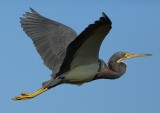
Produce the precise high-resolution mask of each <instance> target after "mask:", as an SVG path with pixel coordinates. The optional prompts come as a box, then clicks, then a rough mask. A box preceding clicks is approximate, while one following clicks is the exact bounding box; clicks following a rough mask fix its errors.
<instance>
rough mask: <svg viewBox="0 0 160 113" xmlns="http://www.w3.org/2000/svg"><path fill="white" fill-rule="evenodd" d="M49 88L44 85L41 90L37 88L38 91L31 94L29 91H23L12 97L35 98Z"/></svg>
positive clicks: (18, 98) (16, 98) (19, 98)
mask: <svg viewBox="0 0 160 113" xmlns="http://www.w3.org/2000/svg"><path fill="white" fill-rule="evenodd" d="M47 90H48V88H44V87H42V88H40V89H39V90H37V91H35V92H34V93H31V94H29V93H21V95H20V96H17V97H15V98H12V100H27V99H31V98H34V97H36V96H38V95H39V94H41V93H43V92H45V91H47Z"/></svg>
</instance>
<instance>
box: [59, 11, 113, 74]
mask: <svg viewBox="0 0 160 113" xmlns="http://www.w3.org/2000/svg"><path fill="white" fill-rule="evenodd" d="M111 24H112V22H111V20H110V19H109V18H108V17H107V16H106V15H105V13H102V17H100V19H99V20H98V21H95V23H94V24H91V25H89V26H88V27H87V28H86V29H85V30H84V31H83V32H82V33H81V34H80V35H79V36H78V37H77V38H76V39H75V40H74V41H72V42H71V43H70V44H69V46H68V48H67V52H66V56H65V58H64V62H63V63H62V66H61V68H60V71H59V73H58V74H57V76H59V75H61V74H62V73H64V72H67V71H68V70H70V69H72V68H74V67H76V66H79V65H87V64H92V63H96V62H98V59H99V58H98V56H99V49H100V45H101V43H102V41H103V39H104V38H105V36H106V35H107V34H108V33H109V31H110V29H111V27H112V26H111Z"/></svg>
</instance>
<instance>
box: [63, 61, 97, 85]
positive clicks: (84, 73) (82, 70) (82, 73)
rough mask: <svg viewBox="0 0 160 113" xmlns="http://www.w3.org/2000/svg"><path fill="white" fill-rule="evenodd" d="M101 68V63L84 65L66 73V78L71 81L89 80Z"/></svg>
mask: <svg viewBox="0 0 160 113" xmlns="http://www.w3.org/2000/svg"><path fill="white" fill-rule="evenodd" d="M98 70H99V64H98V63H95V64H90V65H82V66H78V67H75V68H73V69H72V70H70V71H69V72H66V73H65V80H67V81H71V82H76V81H77V82H89V81H90V80H92V79H93V78H94V76H95V75H96V73H97V72H98Z"/></svg>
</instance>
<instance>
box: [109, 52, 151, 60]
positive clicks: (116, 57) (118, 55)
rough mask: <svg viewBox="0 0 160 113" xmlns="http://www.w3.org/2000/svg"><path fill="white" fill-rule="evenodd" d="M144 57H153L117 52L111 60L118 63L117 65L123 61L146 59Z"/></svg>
mask: <svg viewBox="0 0 160 113" xmlns="http://www.w3.org/2000/svg"><path fill="white" fill-rule="evenodd" d="M144 56H151V54H130V53H127V52H117V53H115V54H113V55H112V57H111V59H112V60H113V59H114V61H117V63H120V62H122V61H123V60H126V59H130V58H136V57H144Z"/></svg>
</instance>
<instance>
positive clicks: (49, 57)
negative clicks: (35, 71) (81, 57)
mask: <svg viewBox="0 0 160 113" xmlns="http://www.w3.org/2000/svg"><path fill="white" fill-rule="evenodd" d="M30 10H31V12H26V14H23V17H21V18H20V23H21V26H22V28H23V30H24V31H25V32H26V34H27V35H28V36H29V37H30V38H31V39H32V41H33V43H34V45H35V47H36V49H37V51H38V53H39V54H40V56H41V57H42V59H43V60H44V64H46V65H47V66H48V67H49V68H50V69H51V70H53V71H54V72H55V73H57V72H58V71H59V68H60V66H61V64H62V62H63V59H64V56H65V54H66V48H67V46H68V44H69V43H70V42H71V41H73V39H74V38H75V37H76V36H77V35H76V33H75V31H74V30H72V29H71V28H69V27H67V26H65V25H63V24H61V23H58V22H56V21H52V20H50V19H47V18H45V17H43V16H41V15H40V14H38V13H37V12H36V11H35V10H33V9H32V8H30Z"/></svg>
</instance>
